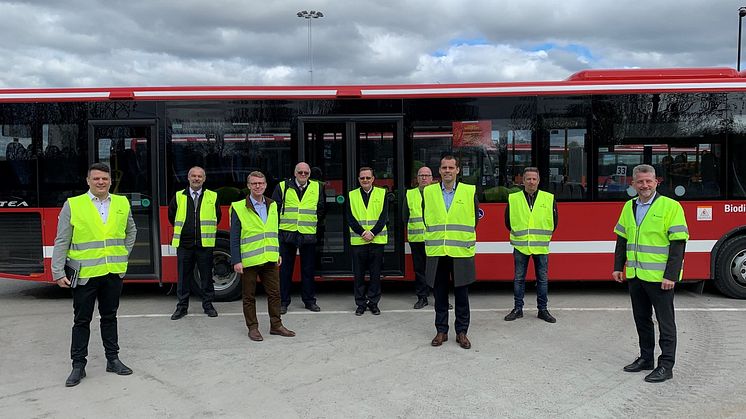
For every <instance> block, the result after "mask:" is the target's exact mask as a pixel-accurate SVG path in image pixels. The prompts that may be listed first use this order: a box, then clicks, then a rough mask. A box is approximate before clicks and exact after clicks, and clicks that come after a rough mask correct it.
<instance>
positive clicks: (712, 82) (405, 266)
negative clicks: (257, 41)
mask: <svg viewBox="0 0 746 419" xmlns="http://www.w3.org/2000/svg"><path fill="white" fill-rule="evenodd" d="M745 109H746V73H741V74H739V73H738V72H736V71H735V70H733V69H727V68H702V69H696V68H695V69H658V70H638V69H632V70H588V71H583V72H580V73H577V74H574V75H573V76H571V77H570V78H568V79H567V80H563V81H548V82H525V83H478V84H443V85H441V84H437V85H433V84H430V85H427V84H425V85H383V86H303V87H241V86H230V87H116V88H64V89H0V125H1V127H2V131H1V132H0V175H1V176H2V177H1V178H0V179H2V182H0V235H1V236H2V238H3V239H2V241H0V277H3V278H13V279H27V280H36V281H50V280H51V273H50V257H51V253H52V248H53V244H54V236H55V232H56V223H57V221H56V220H57V215H58V212H59V210H60V208H61V207H62V204H63V203H64V201H65V199H66V198H68V197H69V196H72V195H76V194H79V193H83V192H84V191H85V179H84V178H85V174H86V168H87V167H88V165H89V164H90V163H92V162H104V163H108V164H109V165H111V167H112V169H113V183H112V192H114V193H119V194H124V195H126V196H127V197H128V198H129V199H130V201H131V203H132V209H133V215H134V217H135V221H136V223H137V226H138V236H137V244H136V246H135V249H134V251H133V253H132V255H131V259H130V270H129V272H128V276H127V280H128V281H131V282H153V283H174V282H176V277H177V273H176V256H175V255H176V252H175V250H174V249H173V248H171V246H170V241H171V235H172V228H171V226H170V225H169V223H168V222H167V221H166V219H167V217H166V213H167V209H166V208H167V205H168V202H169V200H170V198H171V197H172V196H173V195H174V193H175V192H176V191H177V190H179V189H180V188H184V187H185V186H186V174H187V171H188V170H189V168H190V167H192V166H194V165H199V166H202V167H204V168H205V170H206V172H207V183H206V186H207V187H209V188H211V189H213V190H216V191H217V192H218V194H219V199H220V201H221V203H222V204H223V205H224V207H223V208H224V209H223V211H224V215H227V206H228V205H229V204H230V202H232V201H235V200H238V199H241V198H242V197H243V196H244V195H245V193H246V183H245V179H246V175H247V174H248V173H249V172H251V171H252V170H261V171H262V172H264V173H265V174H266V175H267V177H268V181H269V187H268V191H271V190H272V189H273V188H274V186H275V185H276V184H277V183H278V182H279V181H281V180H282V179H284V178H287V177H289V176H290V175H291V173H292V169H293V167H294V165H295V163H296V162H298V161H300V160H303V161H306V162H308V163H309V164H310V165H311V167H312V169H313V170H312V172H313V173H312V176H313V177H314V178H315V179H317V180H319V181H321V182H323V184H324V188H323V190H324V194H325V199H326V205H327V213H328V215H327V217H326V220H325V223H324V226H323V228H322V229H321V230H322V231H320V237H321V242H320V243H321V245H320V247H319V248H320V252H319V255H318V261H317V262H318V263H317V273H318V275H319V277H320V279H322V280H333V279H337V278H349V277H350V276H351V272H352V266H351V263H352V262H351V258H350V257H349V253H350V252H349V244H348V237H347V234H348V233H347V231H348V230H347V228H346V227H345V225H344V219H343V205H344V201H345V194H346V192H347V191H348V190H350V189H352V188H354V187H356V186H357V183H356V170H357V168H358V167H359V166H363V165H365V166H370V167H372V168H373V169H374V171H375V175H376V179H377V183H378V185H380V186H383V187H386V188H387V189H388V190H389V192H390V194H389V195H390V198H391V202H392V205H390V211H391V212H390V214H389V227H388V228H389V231H390V232H393V233H394V234H390V235H389V243H388V244H387V246H386V253H385V262H384V265H385V266H384V274H385V276H386V277H387V278H388V279H403V280H411V279H412V277H413V273H412V268H411V260H410V257H409V256H408V246H407V244H406V237H405V233H404V231H405V226H404V225H403V224H402V221H401V216H400V214H401V208H400V206H401V204H402V198H403V196H404V193H405V191H406V189H407V188H408V187H411V186H412V185H413V182H414V178H415V174H416V172H417V169H418V168H419V167H421V166H423V165H426V166H429V167H431V168H432V169H433V172H434V173H436V174H437V172H438V171H437V168H438V163H439V159H440V157H441V156H442V155H443V154H444V153H447V152H448V153H453V154H455V155H457V156H458V157H459V158H460V159H461V163H462V168H461V179H462V180H463V181H464V182H468V183H472V184H475V185H477V190H478V194H479V199H480V202H481V203H482V204H481V209H482V212H483V216H482V218H481V221H480V223H479V225H478V228H477V240H478V243H477V258H476V259H477V277H478V279H479V280H482V281H484V280H511V279H512V275H513V268H512V256H511V252H512V249H511V246H510V244H509V243H508V232H507V231H506V229H505V226H504V222H503V211H504V208H505V202H507V196H508V194H509V193H510V192H513V191H517V190H520V188H521V182H522V179H521V173H522V169H523V168H524V167H526V166H529V165H531V166H538V167H539V168H540V171H541V185H540V187H541V188H543V189H545V190H547V191H549V192H552V193H554V194H555V196H556V198H557V200H558V205H559V212H560V221H559V226H558V228H557V231H556V233H555V235H554V239H553V243H552V246H551V263H550V272H549V276H550V278H551V279H552V280H553V281H563V280H609V279H610V274H611V270H612V261H613V250H614V241H615V236H614V234H613V233H612V230H613V226H614V224H615V223H616V220H617V217H618V214H619V211H620V209H621V207H622V203H623V201H625V200H627V199H629V198H630V197H631V196H633V195H634V191H633V190H632V189H631V188H630V179H631V177H630V176H631V171H632V168H633V167H634V166H635V165H637V164H640V163H649V164H652V165H653V166H654V167H655V168H656V170H657V175H658V178H659V180H660V186H659V191H660V193H662V194H665V195H669V196H671V197H673V198H675V199H677V200H679V201H680V202H681V203H682V204H683V206H684V210H685V213H686V216H687V220H688V222H689V229H690V233H691V240H690V241H689V244H688V245H687V257H686V263H685V267H684V279H685V280H688V281H700V280H706V279H712V280H714V283H715V285H716V286H717V288H718V289H720V290H721V291H722V292H724V293H725V294H727V295H729V296H732V297H737V298H746V158H744V156H746V115H745V113H744V112H745ZM223 220H224V221H223V222H222V223H221V225H220V226H219V229H220V231H219V238H218V243H217V249H216V252H215V258H214V259H215V263H214V265H215V266H214V279H215V284H216V290H217V294H218V297H219V298H221V299H231V298H236V297H237V296H238V294H239V293H240V287H239V286H238V285H239V284H238V280H237V278H236V276H235V275H234V274H233V272H232V270H231V267H230V261H229V255H228V252H229V249H228V232H227V231H228V217H227V216H224V217H223Z"/></svg>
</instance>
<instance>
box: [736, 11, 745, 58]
mask: <svg viewBox="0 0 746 419" xmlns="http://www.w3.org/2000/svg"><path fill="white" fill-rule="evenodd" d="M744 16H746V7H739V8H738V62H737V63H736V70H738V71H741V22H742V21H743V17H744Z"/></svg>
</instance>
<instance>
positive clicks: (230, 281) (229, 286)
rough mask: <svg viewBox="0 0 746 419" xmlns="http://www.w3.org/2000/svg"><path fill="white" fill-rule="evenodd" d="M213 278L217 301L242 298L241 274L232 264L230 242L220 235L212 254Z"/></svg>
mask: <svg viewBox="0 0 746 419" xmlns="http://www.w3.org/2000/svg"><path fill="white" fill-rule="evenodd" d="M212 279H213V286H214V287H215V301H235V300H238V299H239V298H241V276H240V275H238V274H237V273H235V272H234V271H233V265H231V250H230V242H229V241H228V239H227V238H223V237H218V238H217V239H216V243H215V250H214V251H213V255H212Z"/></svg>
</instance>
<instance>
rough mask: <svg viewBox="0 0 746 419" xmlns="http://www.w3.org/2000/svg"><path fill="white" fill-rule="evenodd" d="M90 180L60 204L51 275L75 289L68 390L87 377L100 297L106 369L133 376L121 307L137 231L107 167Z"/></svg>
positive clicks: (97, 166) (94, 170) (98, 166)
mask: <svg viewBox="0 0 746 419" xmlns="http://www.w3.org/2000/svg"><path fill="white" fill-rule="evenodd" d="M86 182H87V183H88V187H89V189H88V192H86V193H84V194H82V195H78V196H75V197H72V198H68V199H67V201H66V202H65V204H64V205H63V206H62V210H61V211H60V215H59V220H58V222H57V237H56V238H55V240H54V250H53V252H52V277H53V278H54V279H55V281H56V282H57V285H59V286H60V287H62V288H69V287H71V286H72V287H73V289H72V294H73V312H74V314H75V319H74V323H73V329H72V345H71V346H70V357H71V358H72V364H73V369H72V372H71V373H70V376H69V377H68V378H67V381H65V386H67V387H72V386H76V385H78V384H79V383H80V380H82V379H83V378H84V377H85V376H86V373H85V366H86V363H87V361H86V356H88V340H89V338H90V335H91V329H90V326H91V320H92V319H93V308H94V306H95V304H96V300H97V299H98V312H99V315H100V316H101V340H102V341H103V344H104V352H105V354H106V371H108V372H113V373H116V374H118V375H129V374H132V370H131V369H130V368H129V367H127V366H126V365H124V364H123V363H122V361H120V360H119V337H118V333H117V309H118V308H119V296H120V295H121V293H122V277H124V274H125V272H127V260H128V258H129V254H130V252H131V251H132V248H133V247H134V245H135V238H136V236H137V227H136V226H135V221H134V220H133V218H132V212H131V211H130V203H129V201H128V200H127V198H126V197H124V196H121V195H114V194H110V193H109V188H110V187H111V170H110V169H109V166H107V165H106V164H103V163H94V164H93V165H91V167H90V168H89V169H88V176H87V177H86ZM73 271H77V272H75V275H76V276H77V278H68V275H71V276H72V275H73ZM71 279H73V280H74V282H73V283H71V281H70V280H71ZM75 280H76V281H75Z"/></svg>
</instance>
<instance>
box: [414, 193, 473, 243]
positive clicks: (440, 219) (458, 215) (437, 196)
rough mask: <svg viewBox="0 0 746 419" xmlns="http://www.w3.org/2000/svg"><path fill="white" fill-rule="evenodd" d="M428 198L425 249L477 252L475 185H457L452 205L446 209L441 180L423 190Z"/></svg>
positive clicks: (426, 201) (425, 217)
mask: <svg viewBox="0 0 746 419" xmlns="http://www.w3.org/2000/svg"><path fill="white" fill-rule="evenodd" d="M422 192H423V195H424V199H425V208H426V211H425V214H424V223H425V253H426V254H427V256H451V257H455V258H466V257H472V256H474V254H475V253H476V241H477V232H476V229H475V224H474V223H475V220H474V212H475V211H476V208H474V194H475V193H476V187H474V185H468V184H465V183H459V184H458V185H457V186H456V193H455V194H454V196H453V201H452V202H451V208H449V209H448V210H447V211H446V205H445V201H444V200H443V190H442V189H441V186H440V183H434V184H432V185H428V186H426V187H425V189H424V190H423V191H422Z"/></svg>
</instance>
